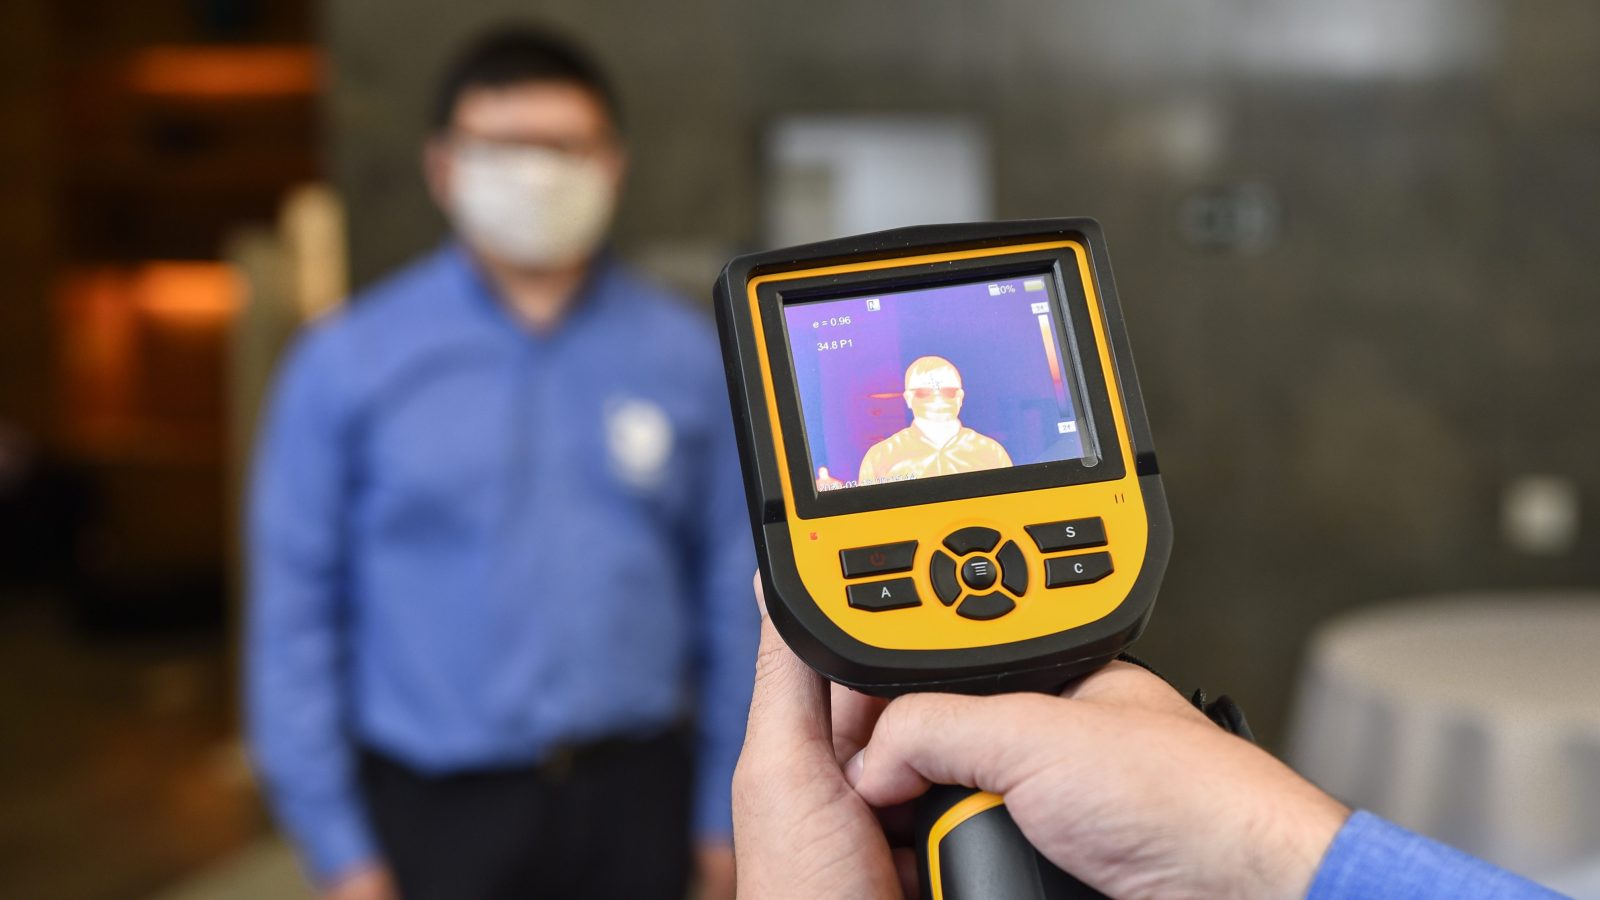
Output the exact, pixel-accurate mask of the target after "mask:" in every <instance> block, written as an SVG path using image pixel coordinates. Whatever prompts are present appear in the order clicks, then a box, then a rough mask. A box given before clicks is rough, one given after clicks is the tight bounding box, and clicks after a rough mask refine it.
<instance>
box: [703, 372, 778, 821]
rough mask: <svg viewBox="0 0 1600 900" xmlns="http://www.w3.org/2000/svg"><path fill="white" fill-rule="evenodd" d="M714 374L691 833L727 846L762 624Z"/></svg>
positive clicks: (729, 426)
mask: <svg viewBox="0 0 1600 900" xmlns="http://www.w3.org/2000/svg"><path fill="white" fill-rule="evenodd" d="M715 375H716V376H717V378H716V384H714V385H713V386H712V388H711V391H710V396H711V402H712V403H713V408H712V414H713V416H714V418H715V421H716V422H717V423H718V424H717V427H716V428H714V429H712V435H711V441H710V443H709V445H708V452H707V453H706V454H705V455H704V458H705V464H706V467H705V468H704V469H702V479H701V484H702V485H703V489H704V491H705V497H704V501H705V502H704V506H703V507H702V514H703V516H704V519H703V523H702V527H701V529H700V531H701V534H700V535H699V538H698V544H699V548H698V553H697V554H696V556H697V557H698V560H697V565H696V570H697V571H698V572H699V573H700V574H701V577H700V579H699V590H698V591H697V595H698V597H699V599H700V603H701V609H700V611H699V615H698V623H697V627H698V630H699V634H698V647H697V650H698V652H697V659H698V664H699V665H698V693H699V697H698V702H697V704H696V707H697V711H696V732H697V734H696V743H697V748H696V749H697V752H696V772H695V776H696V778H695V784H696V787H695V807H694V829H695V835H696V837H697V838H699V839H700V840H702V841H719V842H729V841H732V839H733V800H732V781H733V768H734V764H735V763H737V762H738V760H739V749H740V747H741V746H742V745H743V744H744V729H745V717H746V716H747V715H748V714H749V711H750V691H751V688H752V686H753V684H754V680H755V659H756V644H757V643H758V639H759V635H760V630H761V619H760V613H759V612H758V611H757V609H756V602H755V593H754V591H753V589H752V588H751V578H752V577H753V576H754V575H755V571H756V558H755V548H754V544H753V542H752V540H751V535H750V517H749V514H748V513H747V512H746V507H745V498H744V482H743V479H742V478H741V477H740V474H739V453H738V447H737V445H736V444H735V443H734V439H733V423H732V417H731V415H730V413H729V411H728V407H727V400H726V396H727V395H726V394H725V393H724V391H723V385H722V384H721V370H720V369H718V370H717V371H716V372H715Z"/></svg>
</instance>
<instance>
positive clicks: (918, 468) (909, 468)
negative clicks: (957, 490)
mask: <svg viewBox="0 0 1600 900" xmlns="http://www.w3.org/2000/svg"><path fill="white" fill-rule="evenodd" d="M966 395H967V392H966V390H965V389H963V388H962V386H961V372H960V371H959V370H958V369H956V367H955V364H954V363H952V362H950V361H949V360H948V359H945V358H944V357H942V356H923V357H919V358H918V359H916V360H914V361H913V362H912V363H911V365H909V366H907V367H906V389H905V395H904V396H905V400H906V406H907V407H908V408H909V409H910V410H911V424H910V425H907V426H906V427H905V428H902V429H900V430H899V431H897V432H895V433H894V434H892V435H890V436H889V437H887V438H884V439H883V440H881V441H879V442H878V443H876V444H873V445H872V448H871V449H870V450H868V451H867V455H866V456H865V457H863V458H862V460H861V474H860V476H859V477H858V478H857V483H858V484H876V483H879V482H883V481H898V480H901V479H907V478H926V477H928V476H930V475H953V474H955V473H957V472H977V471H981V470H983V469H1003V468H1006V467H1008V466H1010V465H1011V455H1010V454H1008V453H1006V448H1004V447H1002V446H1000V442H999V441H996V440H995V439H994V438H991V437H988V436H986V435H982V434H979V433H978V432H976V431H973V430H972V429H971V428H968V427H966V426H964V425H962V424H961V402H962V400H964V399H966Z"/></svg>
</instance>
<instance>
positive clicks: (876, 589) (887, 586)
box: [846, 578, 922, 612]
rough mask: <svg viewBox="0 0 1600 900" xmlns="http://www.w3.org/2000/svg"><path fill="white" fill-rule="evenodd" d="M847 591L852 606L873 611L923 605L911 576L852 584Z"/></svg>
mask: <svg viewBox="0 0 1600 900" xmlns="http://www.w3.org/2000/svg"><path fill="white" fill-rule="evenodd" d="M846 591H848V593H849V597H850V605H851V606H853V607H855V608H856V609H865V610H868V611H871V612H882V611H884V610H886V609H904V608H906V607H908V606H921V605H922V598H920V597H918V596H917V586H916V584H915V583H914V582H912V580H911V579H909V578H891V579H889V580H888V581H868V582H866V583H864V584H852V585H849V586H848V587H847V588H846Z"/></svg>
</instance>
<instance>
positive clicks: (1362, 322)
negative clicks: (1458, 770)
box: [323, 0, 1600, 742]
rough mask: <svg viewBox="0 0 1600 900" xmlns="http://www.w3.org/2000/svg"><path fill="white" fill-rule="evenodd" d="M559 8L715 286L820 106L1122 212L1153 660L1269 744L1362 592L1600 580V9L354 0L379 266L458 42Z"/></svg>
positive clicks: (346, 145)
mask: <svg viewBox="0 0 1600 900" xmlns="http://www.w3.org/2000/svg"><path fill="white" fill-rule="evenodd" d="M530 12H537V13H538V14H539V15H540V16H541V17H542V18H544V19H545V20H547V21H551V22H554V23H557V24H560V25H564V26H567V27H568V28H569V29H570V30H572V31H574V32H576V33H578V34H580V35H583V36H584V37H586V38H588V39H590V40H592V41H593V42H594V43H595V45H596V46H597V48H598V50H599V52H600V54H601V56H602V58H603V59H604V61H605V62H606V63H607V64H608V65H610V66H611V67H612V68H613V69H614V70H615V72H616V73H617V77H618V79H619V81H620V86H621V90H622V94H623V98H624V102H625V104H626V109H625V114H626V116H627V127H628V132H629V135H630V139H631V142H632V150H633V157H634V159H633V163H634V169H633V175H632V184H631V190H630V193H629V194H628V195H627V198H626V201H625V206H624V210H623V215H622V220H621V223H620V239H621V241H622V243H623V245H624V247H625V248H626V249H628V250H630V251H631V252H632V255H634V256H635V258H638V259H641V260H643V261H646V262H652V261H653V262H656V263H658V264H659V268H660V270H661V272H662V274H663V275H665V276H667V277H669V278H671V277H675V278H676V279H677V280H679V281H680V282H681V286H682V287H683V288H684V289H685V290H688V291H693V292H694V294H695V296H698V297H701V298H702V299H704V298H705V296H706V294H707V291H708V288H709V285H710V282H711V280H712V278H714V277H715V274H716V271H717V269H718V268H720V265H721V263H722V262H723V261H724V260H725V258H726V256H727V255H728V254H730V253H733V252H737V251H739V250H742V249H747V248H750V247H755V246H761V245H763V240H764V238H765V237H766V235H764V234H763V223H764V222H765V221H766V216H767V211H766V210H765V209H764V203H765V202H766V201H767V200H768V199H769V198H770V197H772V196H774V192H771V191H768V190H766V188H767V187H768V185H769V180H768V179H767V178H766V177H765V175H766V168H767V166H768V160H769V158H770V156H771V154H770V153H769V152H767V149H766V148H767V147H768V146H769V144H768V137H769V135H770V133H771V132H772V131H773V129H774V128H775V126H776V125H777V123H779V122H781V121H782V120H783V119H784V118H785V117H787V116H792V115H794V114H796V113H806V114H813V115H816V114H823V115H847V116H863V117H888V118H891V119H892V118H896V117H904V116H907V115H918V116H935V117H955V118H958V119H962V120H965V121H969V122H971V123H975V125H976V126H977V127H978V128H979V130H980V131H981V132H982V134H983V135H984V136H985V137H986V139H987V142H988V146H989V148H990V149H989V152H990V154H991V158H992V170H991V171H990V172H988V173H987V175H988V177H990V178H992V187H991V190H992V197H993V203H992V212H993V214H994V215H996V216H998V217H1001V218H1025V217H1031V216H1055V215H1091V216H1094V217H1096V218H1099V219H1100V220H1101V221H1102V223H1103V224H1104V225H1105V227H1106V232H1107V235H1108V238H1109V240H1110V243H1111V248H1112V259H1113V264H1114V265H1115V267H1116V276H1117V282H1118V286H1119V288H1120V290H1121V295H1122V297H1123V302H1124V305H1125V306H1126V308H1127V316H1128V321H1129V329H1130V331H1131V334H1132V338H1133V341H1134V346H1135V351H1136V354H1137V357H1138V361H1139V374H1140V377H1141V379H1142V382H1143V388H1144V392H1145V397H1146V400H1147V402H1148V405H1149V412H1150V419H1151V423H1152V426H1153V428H1154V429H1155V434H1156V439H1157V442H1158V447H1159V451H1160V456H1161V461H1162V466H1163V471H1164V473H1165V476H1166V484H1167V488H1168V491H1169V492H1170V497H1171V502H1172V509H1173V514H1174V518H1175V520H1176V527H1177V544H1176V548H1175V550H1174V553H1173V560H1172V568H1171V570H1170V573H1169V576H1168V581H1167V583H1166V586H1165V588H1164V589H1163V592H1162V599H1161V602H1160V606H1159V607H1158V612H1157V614H1156V616H1155V617H1154V619H1153V622H1152V625H1151V627H1150V631H1149V633H1148V635H1147V637H1146V638H1145V639H1144V641H1143V642H1142V643H1141V645H1140V650H1141V652H1142V653H1144V654H1146V655H1147V656H1148V657H1149V658H1150V659H1152V660H1154V661H1155V662H1157V663H1158V664H1159V665H1161V666H1162V667H1164V668H1165V669H1168V670H1170V672H1169V674H1170V675H1171V676H1172V677H1173V678H1174V679H1175V680H1176V681H1177V682H1178V683H1180V684H1185V685H1196V684H1202V685H1205V686H1207V687H1208V688H1210V689H1211V690H1213V691H1216V690H1227V691H1229V692H1232V693H1233V694H1235V696H1237V697H1239V698H1240V699H1241V700H1242V701H1243V702H1244V703H1245V705H1246V708H1247V709H1248V711H1249V712H1250V714H1251V717H1252V720H1253V721H1254V722H1255V723H1256V724H1257V726H1258V729H1259V731H1260V732H1261V733H1262V735H1263V736H1264V737H1265V738H1266V739H1267V740H1268V741H1269V742H1271V741H1276V740H1277V739H1278V737H1279V736H1280V734H1281V731H1282V727H1283V721H1284V716H1285V713H1286V710H1287V706H1288V702H1289V699H1290V693H1291V690H1292V687H1293V674H1294V671H1295V666H1296V664H1297V660H1298V659H1299V655H1300V653H1301V652H1302V649H1303V645H1304V642H1305V639H1306V636H1307V635H1308V633H1309V632H1310V630H1311V628H1312V627H1313V625H1314V624H1315V623H1317V622H1318V621H1320V620H1323V619H1325V618H1327V617H1328V616H1330V615H1333V614H1335V613H1338V612H1340V611H1343V610H1347V609H1350V608H1352V607H1359V606H1362V605H1366V604H1372V603H1374V602H1376V601H1380V600H1383V599H1386V598H1394V597H1398V596H1403V595H1408V594H1413V593H1419V592H1433V591H1443V590H1449V589H1455V588H1465V587H1484V586H1505V585H1517V586H1536V585H1547V584H1560V585H1565V584H1574V583H1583V584H1594V583H1595V582H1596V581H1600V554H1597V553H1595V552H1594V548H1595V547H1596V544H1597V542H1600V525H1597V521H1600V520H1597V519H1596V518H1595V516H1594V515H1593V512H1592V510H1593V508H1594V504H1596V503H1600V465H1597V464H1596V462H1595V460H1596V453H1595V449H1594V448H1595V447H1597V446H1600V399H1597V398H1596V391H1597V389H1600V349H1597V348H1600V303H1597V302H1596V301H1597V299H1600V253H1596V252H1595V251H1594V249H1593V245H1594V243H1595V241H1596V240H1597V238H1600V165H1597V162H1600V7H1596V6H1594V5H1593V4H1589V3H1585V2H1582V0H1550V2H1541V3H1536V4H1528V3H1514V2H1509V0H1503V2H1502V0H1465V2H1457V0H1399V2H1393V0H1342V2H1337V3H1329V2H1319V0H1288V2H1277V3H1265V2H1256V0H1201V2H1152V3H1139V4H1126V3H1121V4H1119V3H1100V2H1087V0H1086V2H1068V3H1063V2H1059V0H1006V2H989V3H973V2H962V0H917V2H910V0H890V2H876V3H870V4H865V3H853V2H842V0H813V2H808V3H801V4H796V3H785V2H775V0H688V2H683V3H675V4H672V5H671V6H670V8H668V7H659V6H650V5H641V4H636V3H627V2H618V0H573V2H550V3H542V4H539V5H538V7H537V9H536V10H534V9H530V7H529V6H528V5H527V4H524V3H516V2H510V0H477V2H474V3H472V4H456V5H452V6H451V7H450V8H449V12H448V14H446V13H445V12H444V11H443V10H442V8H440V7H439V6H437V5H436V4H434V3H430V2H426V0H333V2H332V3H331V4H330V5H328V6H327V7H326V9H325V11H324V13H323V15H324V23H325V31H324V33H325V36H326V39H327V42H328V43H327V46H328V49H329V53H330V60H331V63H332V66H333V81H332V84H331V92H330V96H329V98H328V103H327V111H328V119H327V124H328V131H327V140H328V149H329V157H330V161H331V164H332V167H333V173H334V180H335V182H336V183H337V185H338V186H339V188H340V190H341V192H342V193H343V195H344V196H345V198H346V200H347V202H348V204H349V209H350V217H351V221H352V223H353V227H352V231H351V256H352V265H353V272H354V275H355V278H356V279H357V280H358V281H361V280H366V279H370V278H373V277H375V276H377V275H379V274H380V273H382V272H383V271H385V270H386V269H388V268H390V267H393V266H395V265H397V264H399V263H400V262H402V261H403V260H405V259H406V258H407V257H409V256H410V255H412V254H414V253H417V252H419V251H420V250H422V249H424V248H426V247H428V246H430V244H431V243H432V242H434V241H436V240H438V239H439V235H440V233H441V231H440V229H441V223H440V220H439V217H438V216H437V214H436V213H434V211H433V210H432V207H431V206H430V204H429V202H428V200H427V198H426V196H425V194H424V192H423V190H422V188H421V185H420V184H419V182H418V179H417V175H416V172H417V144H418V141H419V139H420V137H421V134H422V129H423V117H424V115H425V113H424V111H425V109H426V108H427V100H428V98H429V96H430V95H431V94H430V91H431V89H432V79H433V77H434V74H435V72H436V71H437V70H438V67H439V66H440V65H441V64H442V61H443V59H444V56H445V54H446V53H447V52H448V51H449V50H450V49H451V48H452V47H453V46H455V44H456V42H457V41H458V40H459V39H460V38H462V37H464V36H466V35H468V34H470V33H472V32H474V31H476V30H478V29H480V28H482V27H485V26H486V25H489V24H492V23H495V22H498V21H502V20H505V19H507V18H511V17H515V16H518V15H526V14H528V13H530ZM401 48H404V50H403V52H402V51H401ZM1528 476H1553V477H1554V481H1535V482H1532V483H1531V484H1530V483H1529V482H1527V481H1525V480H1524V479H1526V478H1527V477H1528ZM1530 488H1531V490H1532V491H1533V493H1534V494H1535V496H1534V497H1533V498H1532V500H1531V501H1530V502H1532V503H1533V504H1534V505H1535V506H1536V507H1538V508H1536V509H1535V510H1534V511H1533V513H1532V515H1533V517H1534V518H1535V519H1538V518H1539V517H1540V516H1541V515H1543V514H1544V513H1542V512H1541V510H1542V509H1543V507H1539V504H1540V503H1541V502H1543V503H1545V504H1546V505H1548V504H1550V503H1554V504H1555V505H1556V506H1561V505H1562V504H1564V503H1566V502H1567V499H1568V498H1581V500H1583V501H1586V503H1581V504H1580V507H1581V509H1582V512H1583V514H1582V515H1580V516H1579V517H1578V519H1577V522H1576V523H1574V524H1573V526H1572V528H1570V529H1563V528H1557V529H1556V531H1557V532H1558V533H1557V534H1555V535H1553V536H1551V538H1550V540H1548V541H1546V542H1544V543H1539V542H1538V541H1535V542H1534V544H1535V547H1534V548H1533V549H1534V550H1536V552H1528V551H1527V550H1523V549H1518V546H1517V545H1516V544H1514V543H1513V541H1514V540H1516V539H1517V538H1516V535H1510V536H1508V535H1507V534H1506V533H1505V532H1504V528H1503V525H1504V523H1505V519H1506V516H1507V514H1508V510H1507V503H1508V498H1509V502H1510V504H1511V505H1512V507H1513V510H1512V513H1511V514H1512V515H1516V513H1515V508H1517V507H1518V504H1519V503H1521V502H1523V501H1524V500H1526V499H1527V492H1528V490H1530ZM1541 491H1544V493H1541ZM1519 498H1520V499H1519ZM1556 515H1557V517H1558V518H1560V517H1561V514H1560V512H1559V510H1558V511H1557V512H1556Z"/></svg>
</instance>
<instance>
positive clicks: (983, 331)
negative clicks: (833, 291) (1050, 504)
mask: <svg viewBox="0 0 1600 900" xmlns="http://www.w3.org/2000/svg"><path fill="white" fill-rule="evenodd" d="M1054 290H1055V286H1054V284H1053V279H1052V278H1050V277H1049V276H1028V277H1018V278H1014V279H1010V280H1002V281H983V282H973V283H968V284H953V285H943V286H940V287H934V288H923V289H920V290H911V291H901V292H897V293H889V294H873V295H865V296H859V297H848V298H843V299H836V300H820V301H814V302H809V303H797V304H792V305H788V306H785V307H784V311H783V312H784V320H785V325H786V327H787V329H788V340H789V351H790V355H791V357H792V358H793V360H794V374H795V384H796V386H797V388H798V389H799V393H800V411H801V416H802V418H803V419H804V421H805V430H806V444H807V448H808V451H809V453H810V461H811V474H812V476H813V477H814V479H815V481H816V486H817V490H819V491H830V490H839V489H843V488H854V487H864V486H870V485H876V484H887V483H891V482H897V481H908V480H911V479H915V478H930V477H938V476H943V475H956V474H960V473H963V472H979V471H984V470H989V469H1000V468H1005V467H1007V466H1024V465H1032V464H1034V463H1041V462H1049V461H1054V460H1066V459H1081V458H1083V457H1084V455H1085V450H1084V439H1083V433H1082V431H1080V428H1079V425H1080V421H1079V416H1078V412H1077V408H1076V405H1075V400H1074V398H1075V397H1076V396H1077V394H1076V391H1075V389H1074V388H1073V385H1072V380H1071V369H1070V367H1069V366H1068V364H1067V358H1066V357H1065V356H1064V354H1063V353H1062V346H1061V343H1060V341H1059V340H1058V338H1057V335H1058V333H1059V332H1058V323H1057V317H1058V316H1059V315H1060V306H1059V304H1057V303H1056V302H1055V300H1054V298H1053V296H1052V295H1053V293H1054Z"/></svg>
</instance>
